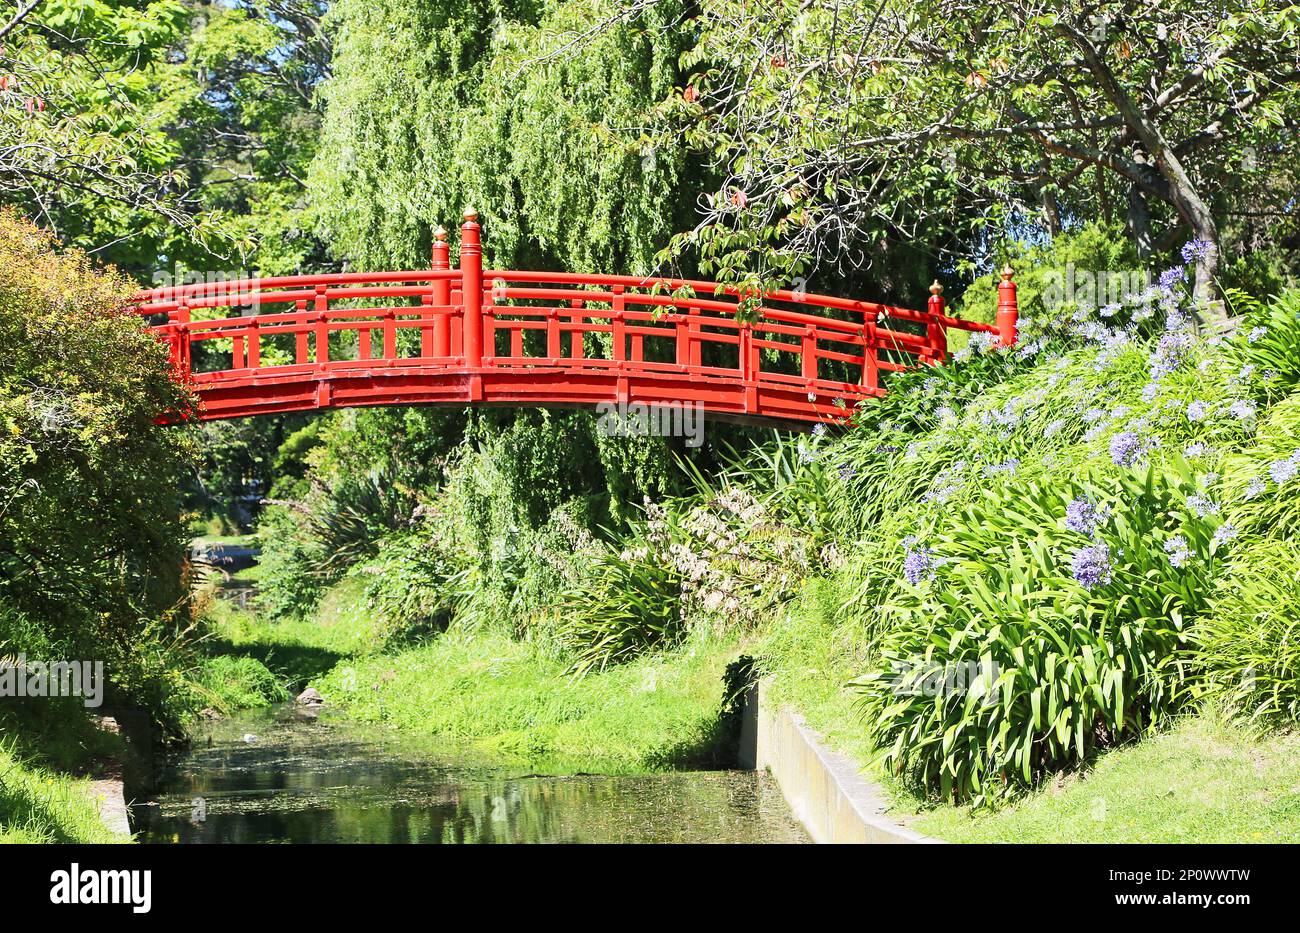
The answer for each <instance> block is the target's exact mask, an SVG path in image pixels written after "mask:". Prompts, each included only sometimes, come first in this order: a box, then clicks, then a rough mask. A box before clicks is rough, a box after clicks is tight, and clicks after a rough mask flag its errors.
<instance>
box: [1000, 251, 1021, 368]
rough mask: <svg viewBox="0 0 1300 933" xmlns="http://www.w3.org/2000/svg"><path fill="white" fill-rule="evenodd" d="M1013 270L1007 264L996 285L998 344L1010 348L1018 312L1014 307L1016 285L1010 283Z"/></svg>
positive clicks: (1013, 341) (1014, 333)
mask: <svg viewBox="0 0 1300 933" xmlns="http://www.w3.org/2000/svg"><path fill="white" fill-rule="evenodd" d="M1014 274H1015V270H1013V269H1012V268H1011V264H1010V263H1008V264H1007V266H1006V268H1005V269H1003V270H1002V281H1001V282H999V283H998V343H999V344H1001V345H1002V346H1004V347H1010V346H1012V345H1014V344H1015V342H1016V324H1017V321H1018V319H1019V317H1020V310H1019V308H1018V306H1017V305H1016V283H1015V282H1013V281H1011V276H1012V275H1014Z"/></svg>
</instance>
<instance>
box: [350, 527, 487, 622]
mask: <svg viewBox="0 0 1300 933" xmlns="http://www.w3.org/2000/svg"><path fill="white" fill-rule="evenodd" d="M357 574H358V576H359V577H360V578H361V579H362V580H363V581H365V601H366V606H367V608H369V609H370V610H371V611H372V612H374V613H375V614H376V615H377V616H378V619H379V627H378V634H379V637H380V638H381V639H382V640H383V641H386V642H388V641H407V640H410V639H411V638H414V637H416V636H419V635H425V634H429V633H432V632H436V631H441V630H443V629H445V628H446V627H447V624H448V623H449V622H450V621H451V617H452V615H453V614H454V613H455V611H456V607H457V605H458V603H459V602H460V597H462V596H463V595H464V594H463V592H462V587H461V586H460V583H461V581H462V580H463V578H464V577H465V576H466V574H467V571H466V570H465V569H464V568H462V567H460V566H459V565H457V564H456V563H454V562H453V561H452V560H451V557H450V553H449V551H448V549H447V546H446V542H445V540H444V539H443V538H441V537H440V536H438V535H437V534H429V535H420V534H404V535H396V536H393V537H390V538H387V539H385V540H384V541H383V542H382V543H381V544H380V547H379V554H378V556H377V557H376V558H375V559H374V560H373V561H370V562H368V563H367V564H366V565H364V566H363V567H360V568H358V570H357Z"/></svg>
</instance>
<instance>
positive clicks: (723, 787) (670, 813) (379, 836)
mask: <svg viewBox="0 0 1300 933" xmlns="http://www.w3.org/2000/svg"><path fill="white" fill-rule="evenodd" d="M246 734H248V735H252V736H256V738H255V739H254V740H253V741H252V742H246V741H245V740H244V737H245V735H246ZM211 741H212V744H211V745H210V746H209V745H206V740H203V741H200V742H197V743H196V745H195V748H193V749H192V750H191V751H189V752H187V753H185V754H184V755H183V756H181V757H180V758H178V759H177V760H175V761H174V762H172V763H171V764H170V765H168V766H167V767H166V768H165V769H164V771H163V772H162V774H161V775H160V778H159V785H158V792H157V794H156V795H155V796H154V797H153V798H152V799H151V800H148V801H145V802H143V803H141V804H137V806H136V807H135V814H136V822H137V828H138V829H139V830H140V833H141V835H140V838H141V839H142V840H143V841H146V842H373V843H399V842H401V843H431V842H446V843H471V842H806V841H808V840H807V837H806V835H805V833H804V831H803V829H802V828H801V827H800V826H799V824H798V823H797V822H796V821H795V820H794V818H793V816H792V815H791V814H790V812H789V810H788V808H787V807H786V804H785V802H784V800H782V798H781V794H780V792H779V791H778V790H777V789H776V787H775V786H774V785H773V784H772V783H771V780H770V779H769V778H767V777H766V776H760V775H756V774H752V773H746V772H737V771H721V772H719V771H713V772H698V771H697V772H679V773H672V774H650V775H618V776H606V775H582V774H579V775H574V776H567V777H554V776H536V775H520V774H519V773H518V772H513V773H512V772H508V771H504V770H502V769H501V768H500V767H498V766H493V765H487V764H484V763H482V762H476V761H475V760H474V759H473V758H472V757H469V756H467V755H463V754H461V755H455V756H452V755H450V754H449V753H448V751H447V750H446V749H445V748H442V749H439V750H434V751H430V750H429V749H427V748H424V749H412V748H411V747H410V746H409V745H402V744H399V743H397V742H395V741H393V740H392V739H390V738H389V737H387V736H385V735H384V734H383V733H381V732H379V731H378V730H376V729H368V728H365V727H361V726H358V725H356V724H352V723H345V722H339V721H336V720H331V718H330V717H329V716H328V715H326V716H323V717H321V718H320V719H318V720H311V719H303V718H298V717H295V716H293V715H291V714H288V713H285V712H281V713H279V714H277V715H265V714H263V715H259V716H249V717H243V718H239V719H235V720H228V721H225V722H222V723H219V724H217V725H216V726H214V727H213V730H212V737H211Z"/></svg>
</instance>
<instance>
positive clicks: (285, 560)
mask: <svg viewBox="0 0 1300 933" xmlns="http://www.w3.org/2000/svg"><path fill="white" fill-rule="evenodd" d="M302 529H303V516H302V515H301V514H300V513H298V512H297V511H296V510H295V509H293V508H292V507H284V506H275V507H272V508H268V509H267V510H266V511H265V512H264V513H263V514H262V520H261V523H260V524H259V525H258V529H257V541H258V544H259V546H260V547H261V557H260V558H259V562H260V565H261V567H262V578H261V581H260V586H259V588H258V606H259V608H261V609H262V611H264V612H266V613H268V614H269V615H270V616H271V617H272V618H276V619H279V618H288V617H294V616H301V615H304V614H306V613H307V612H310V611H311V609H312V608H313V607H314V606H315V605H316V602H317V601H318V600H319V599H320V596H321V594H322V593H323V592H324V590H325V587H326V586H327V585H328V582H329V581H328V579H327V577H326V576H325V574H324V573H322V571H321V567H322V565H323V563H324V560H325V556H326V555H325V553H324V550H323V548H322V546H321V544H320V542H319V541H316V540H314V539H311V538H308V537H306V536H305V535H303V533H302Z"/></svg>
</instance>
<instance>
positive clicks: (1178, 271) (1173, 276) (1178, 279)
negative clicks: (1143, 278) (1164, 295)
mask: <svg viewBox="0 0 1300 933" xmlns="http://www.w3.org/2000/svg"><path fill="white" fill-rule="evenodd" d="M1186 281H1187V269H1186V267H1184V266H1174V267H1173V268H1172V269H1166V270H1165V271H1164V272H1161V273H1160V278H1159V279H1158V280H1157V281H1156V284H1157V285H1159V286H1160V288H1161V290H1163V291H1166V292H1171V291H1173V290H1174V288H1175V287H1176V286H1178V285H1181V284H1182V283H1183V282H1186Z"/></svg>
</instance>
